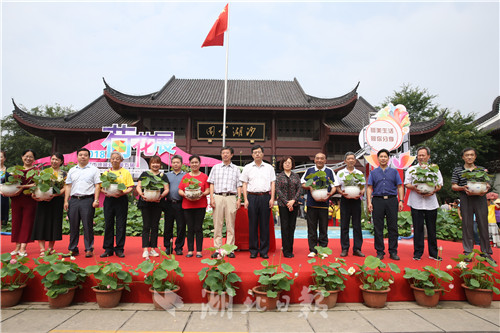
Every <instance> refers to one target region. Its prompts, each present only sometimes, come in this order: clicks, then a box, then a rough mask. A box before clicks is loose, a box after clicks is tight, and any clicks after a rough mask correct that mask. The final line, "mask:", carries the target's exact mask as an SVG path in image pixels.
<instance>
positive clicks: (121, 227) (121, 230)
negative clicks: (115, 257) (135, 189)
mask: <svg viewBox="0 0 500 333" xmlns="http://www.w3.org/2000/svg"><path fill="white" fill-rule="evenodd" d="M103 211H104V224H105V226H104V241H103V244H102V247H103V249H104V251H106V252H107V253H113V251H114V252H116V253H120V252H123V247H124V246H125V237H126V236H127V233H126V229H127V213H128V198H127V196H126V195H123V196H121V197H119V198H113V197H106V199H104V204H103ZM115 224H116V246H115V247H114V248H113V243H114V238H115Z"/></svg>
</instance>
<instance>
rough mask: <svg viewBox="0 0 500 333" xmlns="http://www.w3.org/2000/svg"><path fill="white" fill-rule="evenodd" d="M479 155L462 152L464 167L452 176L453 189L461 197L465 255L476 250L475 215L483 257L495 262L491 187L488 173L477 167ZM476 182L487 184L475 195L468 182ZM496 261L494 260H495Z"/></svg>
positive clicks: (467, 150) (469, 151) (468, 150)
mask: <svg viewBox="0 0 500 333" xmlns="http://www.w3.org/2000/svg"><path fill="white" fill-rule="evenodd" d="M476 157H477V153H476V150H475V149H474V148H470V147H468V148H465V149H464V150H462V159H463V160H464V162H465V163H464V165H461V166H458V167H456V168H455V169H454V170H453V173H452V175H451V189H452V190H453V191H458V192H459V195H460V213H461V215H462V246H463V248H464V253H465V254H466V255H468V254H469V253H471V252H472V250H473V249H474V214H475V215H476V221H477V227H478V230H479V239H480V244H481V251H482V252H483V256H485V257H486V258H489V259H491V260H493V258H492V257H491V255H492V254H493V250H492V249H491V245H490V240H489V233H488V204H487V203H486V196H485V194H486V193H487V192H488V191H489V189H490V185H489V184H488V183H487V181H489V177H488V175H487V173H486V172H487V171H486V170H485V169H484V168H483V167H481V166H476V165H475V164H474V162H475V161H476ZM468 179H470V180H474V181H476V182H486V190H485V191H483V192H479V193H474V192H472V191H471V190H470V189H469V186H468V185H467V180H468ZM493 261H494V260H493Z"/></svg>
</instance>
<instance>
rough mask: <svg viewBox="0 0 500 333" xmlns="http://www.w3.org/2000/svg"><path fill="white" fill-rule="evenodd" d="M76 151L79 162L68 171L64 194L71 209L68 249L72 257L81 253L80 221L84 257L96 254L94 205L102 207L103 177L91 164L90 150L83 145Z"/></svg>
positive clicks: (65, 200)
mask: <svg viewBox="0 0 500 333" xmlns="http://www.w3.org/2000/svg"><path fill="white" fill-rule="evenodd" d="M76 154H77V158H78V164H77V165H76V166H75V167H73V168H71V169H70V170H69V172H68V176H67V177H66V190H65V194H64V210H67V211H68V218H69V246H68V249H69V251H70V254H71V255H73V256H75V255H78V253H79V251H78V241H79V238H80V220H81V221H82V224H83V241H84V244H85V257H86V258H91V257H93V255H94V213H95V208H97V207H99V194H100V192H101V186H100V183H101V179H100V173H99V169H97V168H96V167H95V166H93V165H90V164H89V160H90V151H89V150H88V149H87V148H81V149H78V150H77V152H76Z"/></svg>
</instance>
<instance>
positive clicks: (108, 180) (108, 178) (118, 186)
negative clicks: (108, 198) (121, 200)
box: [100, 172, 163, 194]
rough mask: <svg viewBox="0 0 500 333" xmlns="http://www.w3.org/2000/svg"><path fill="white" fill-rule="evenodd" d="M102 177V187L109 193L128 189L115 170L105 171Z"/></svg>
mask: <svg viewBox="0 0 500 333" xmlns="http://www.w3.org/2000/svg"><path fill="white" fill-rule="evenodd" d="M100 178H101V186H102V188H104V189H106V192H108V193H109V194H115V193H117V192H118V191H124V190H126V189H127V186H125V184H123V183H118V180H117V179H118V176H117V175H116V174H115V173H113V172H106V173H103V174H102V175H101V177H100ZM141 184H142V183H141ZM162 188H163V187H162Z"/></svg>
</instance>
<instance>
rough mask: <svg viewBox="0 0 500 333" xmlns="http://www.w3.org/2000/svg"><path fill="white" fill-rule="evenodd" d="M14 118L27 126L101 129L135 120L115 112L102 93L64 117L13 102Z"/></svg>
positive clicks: (62, 128)
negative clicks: (39, 113)
mask: <svg viewBox="0 0 500 333" xmlns="http://www.w3.org/2000/svg"><path fill="white" fill-rule="evenodd" d="M12 113H13V115H14V118H15V119H16V120H17V121H18V122H20V123H22V124H24V125H26V126H29V127H36V128H40V129H59V130H64V129H99V130H100V129H101V127H102V126H107V125H112V124H115V123H118V124H133V123H134V122H135V121H136V120H135V119H131V118H124V117H122V116H120V115H119V114H118V113H116V112H115V111H114V110H113V109H112V108H111V107H110V106H109V104H108V102H107V100H106V98H105V97H104V95H102V96H100V97H99V98H97V99H96V100H95V101H93V102H92V103H90V104H89V105H87V106H86V107H84V108H83V109H81V110H80V111H78V112H75V113H71V114H69V115H67V116H64V117H54V118H52V117H40V116H34V115H32V114H29V113H27V112H25V111H23V110H21V109H20V108H19V107H18V106H17V105H16V103H14V111H13V112H12Z"/></svg>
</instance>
